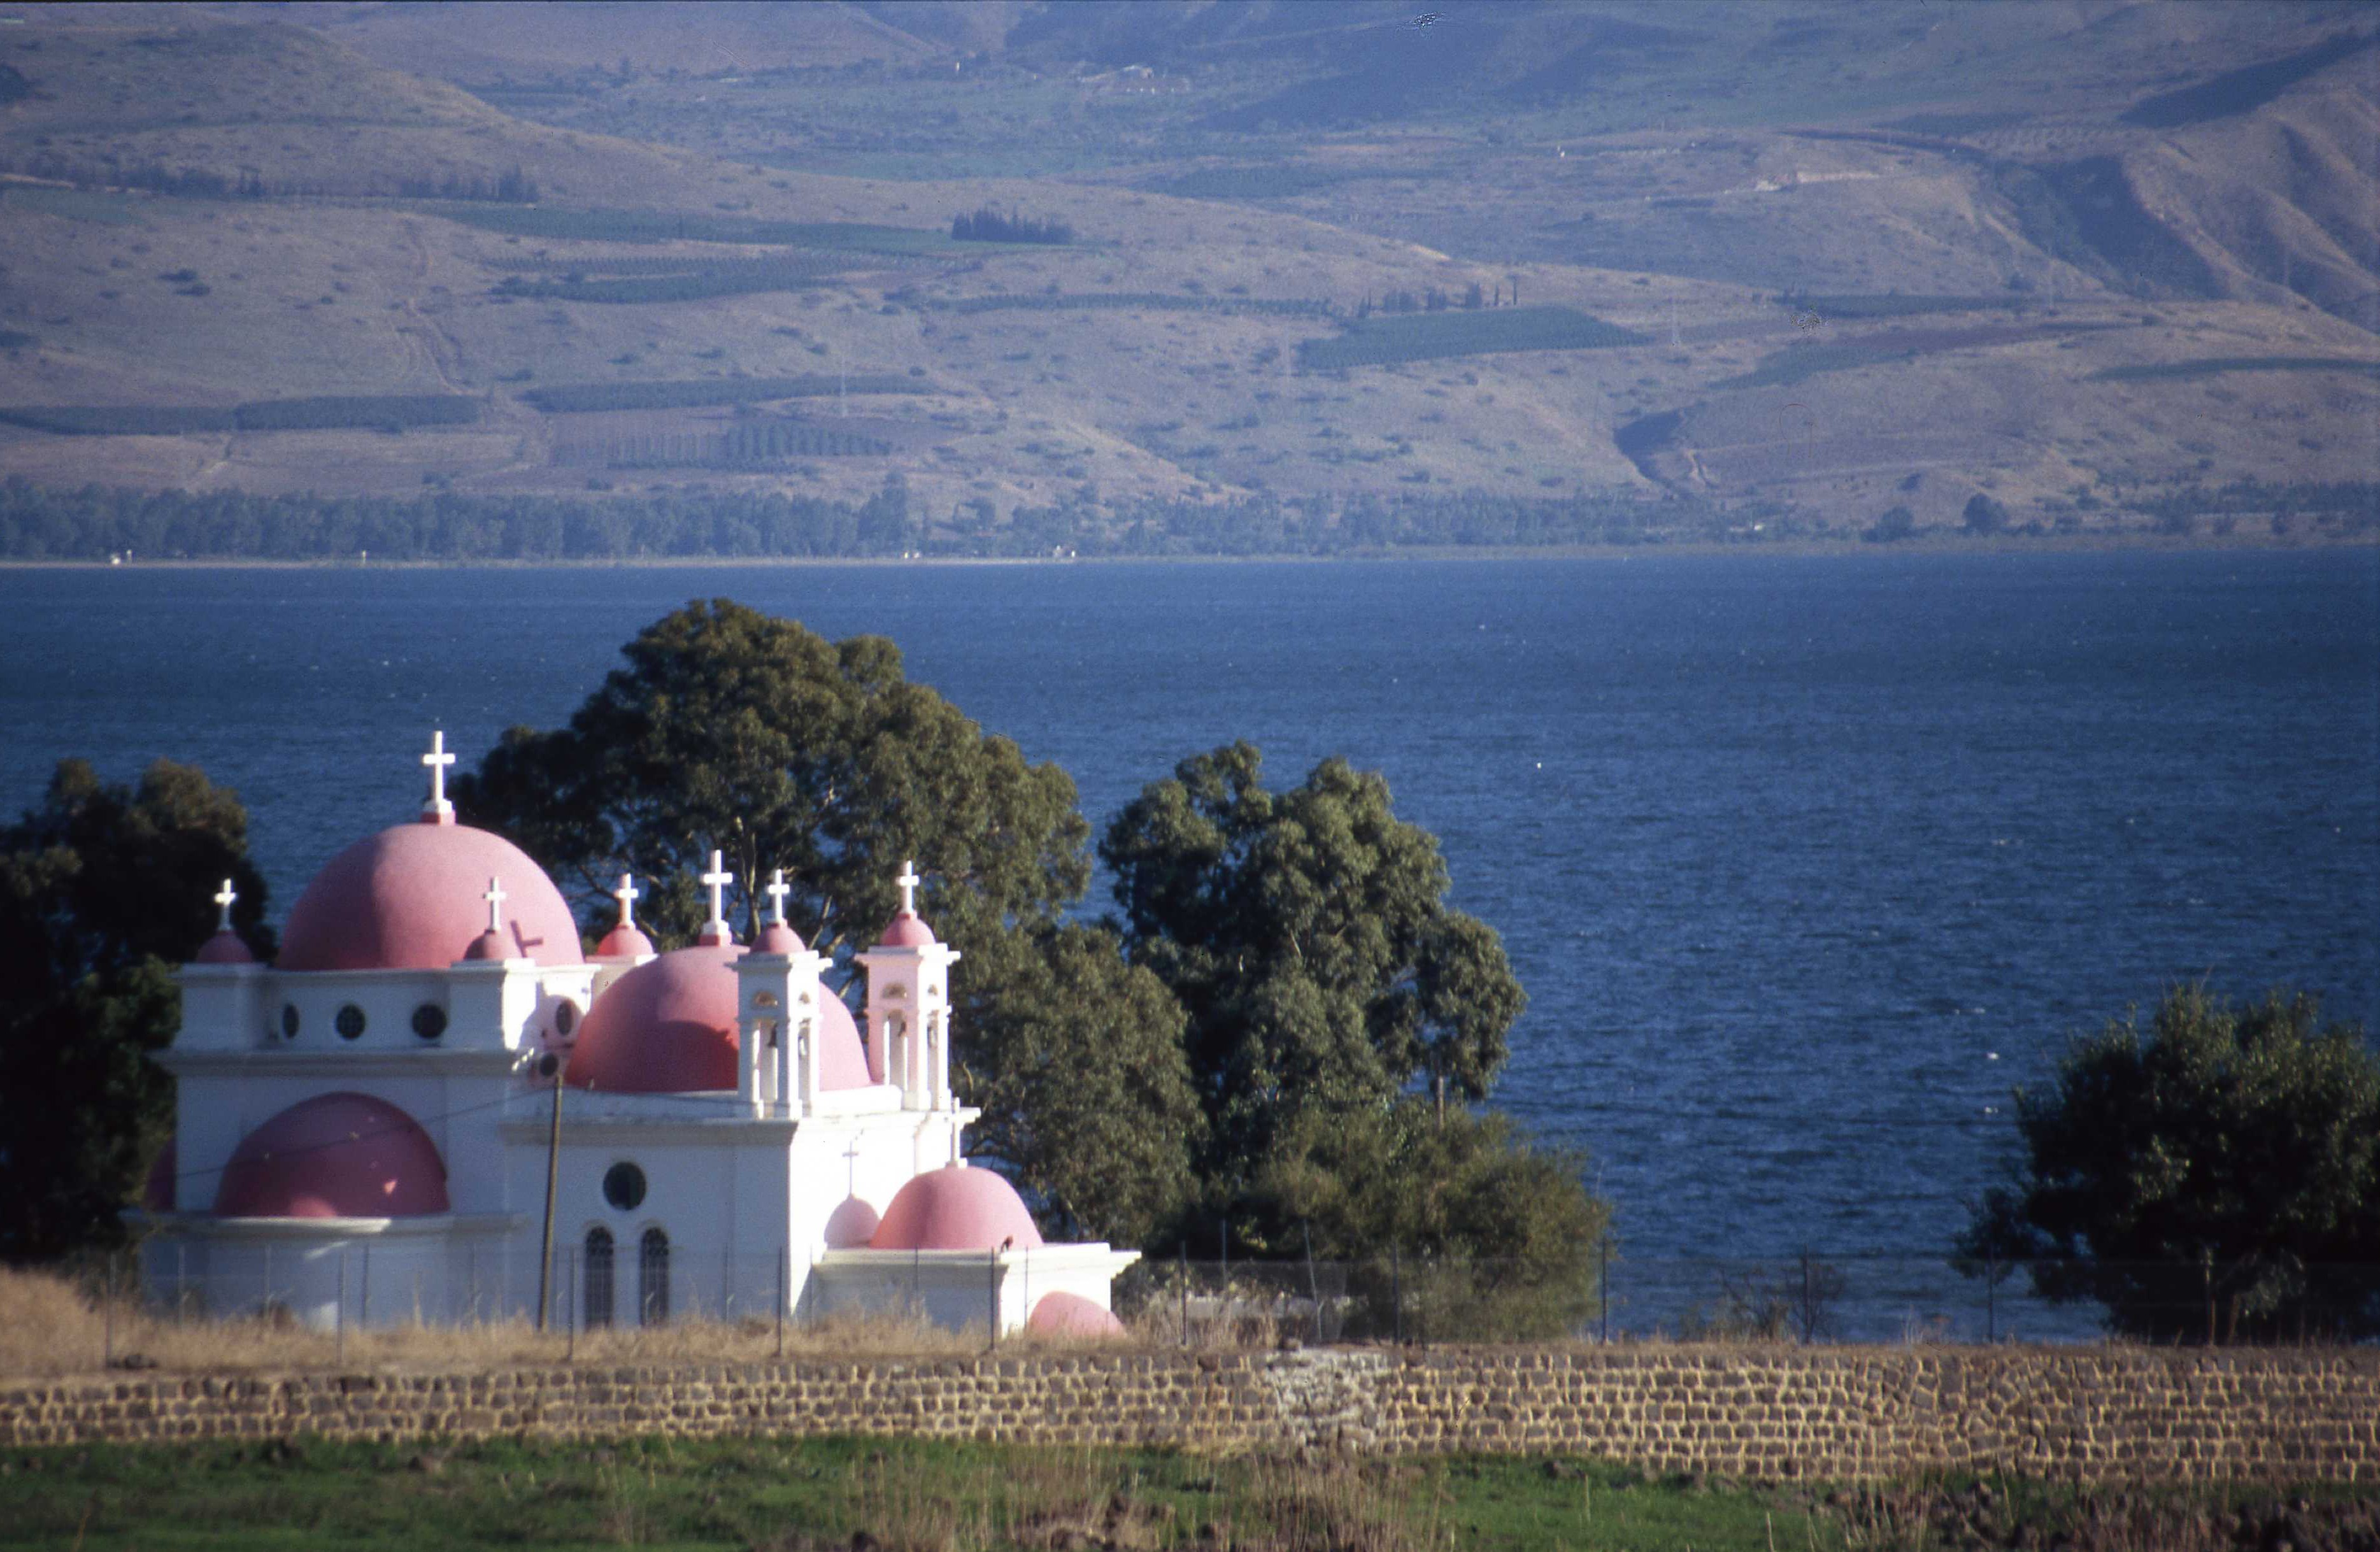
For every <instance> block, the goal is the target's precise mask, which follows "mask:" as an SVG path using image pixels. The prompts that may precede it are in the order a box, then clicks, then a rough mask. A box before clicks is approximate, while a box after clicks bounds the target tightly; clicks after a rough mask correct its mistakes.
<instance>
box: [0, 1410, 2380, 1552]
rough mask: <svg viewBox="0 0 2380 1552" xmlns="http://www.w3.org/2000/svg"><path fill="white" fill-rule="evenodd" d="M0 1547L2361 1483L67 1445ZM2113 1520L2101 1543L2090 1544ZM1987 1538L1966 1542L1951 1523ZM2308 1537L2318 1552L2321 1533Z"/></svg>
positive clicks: (419, 1539) (1099, 1458) (2135, 1493)
mask: <svg viewBox="0 0 2380 1552" xmlns="http://www.w3.org/2000/svg"><path fill="white" fill-rule="evenodd" d="M0 1464H5V1467H6V1469H5V1470H0V1546H5V1547H57V1548H61V1549H63V1548H69V1547H71V1548H90V1549H92V1552H97V1549H101V1548H118V1547H123V1548H129V1547H140V1548H142V1549H144V1552H155V1549H159V1548H164V1549H169V1552H202V1549H217V1548H220V1549H224V1552H234V1549H237V1552H249V1549H251V1548H255V1549H262V1552H278V1549H280V1548H289V1549H291V1552H297V1549H299V1548H304V1549H308V1552H311V1549H312V1548H316V1547H321V1546H339V1547H341V1548H342V1549H343V1552H381V1549H384V1548H388V1549H393V1548H411V1547H425V1548H427V1547H442V1548H443V1547H451V1546H507V1547H520V1548H540V1547H584V1546H619V1545H624V1544H636V1545H641V1546H662V1547H707V1548H744V1547H759V1548H778V1549H783V1552H815V1549H820V1548H824V1547H829V1546H832V1547H844V1546H853V1545H869V1544H870V1542H862V1541H856V1540H855V1538H856V1537H857V1536H858V1535H859V1534H860V1533H865V1534H866V1535H867V1537H868V1538H871V1540H872V1544H873V1545H877V1546H886V1547H945V1548H951V1549H953V1552H969V1549H981V1552H995V1549H1000V1548H1023V1547H1034V1548H1047V1547H1052V1546H1127V1547H1134V1548H1148V1549H1150V1552H1159V1549H1165V1548H1176V1547H1180V1548H1208V1547H1219V1546H1232V1545H1234V1544H1236V1545H1239V1546H1262V1547H1264V1548H1266V1549H1267V1552H1337V1549H1341V1548H1353V1549H1360V1552H1423V1549H1425V1548H1427V1549H1430V1552H1439V1549H1442V1548H1445V1547H1449V1546H1460V1547H1463V1548H1474V1547H1478V1548H1491V1549H1494V1552H1685V1549H1687V1548H1694V1549H1698V1552H1771V1549H1774V1548H1785V1549H1787V1552H1844V1549H1847V1548H1850V1547H1854V1546H1967V1545H1988V1546H2052V1545H2067V1544H2072V1543H2074V1542H2075V1541H2077V1540H2083V1541H2087V1542H2089V1543H2090V1544H2091V1545H2124V1546H2158V1547H2160V1548H2163V1549H2164V1552H2216V1549H2217V1548H2224V1549H2228V1548H2230V1547H2231V1546H2234V1545H2235V1544H2234V1542H2233V1540H2232V1538H2231V1531H2232V1527H2233V1523H2234V1521H2233V1516H2234V1515H2235V1514H2239V1515H2244V1516H2245V1517H2246V1518H2247V1519H2248V1520H2249V1521H2251V1522H2252V1528H2253V1531H2255V1532H2259V1533H2269V1534H2258V1535H2256V1536H2255V1538H2254V1539H2253V1540H2246V1539H2243V1540H2242V1541H2241V1542H2240V1543H2239V1544H2238V1545H2259V1546H2272V1545H2277V1543H2278V1542H2279V1541H2280V1540H2282V1539H2285V1538H2286V1537H2288V1536H2290V1535H2294V1536H2297V1537H2299V1538H2301V1539H2300V1541H2299V1545H2307V1546H2313V1545H2319V1546H2346V1545H2362V1543H2361V1542H2360V1541H2356V1540H2354V1539H2353V1538H2355V1537H2357V1536H2359V1535H2365V1534H2369V1533H2370V1532H2371V1531H2372V1530H2373V1529H2374V1527H2375V1526H2380V1487H2375V1486H2374V1485H2370V1484H2364V1485H2357V1486H2340V1485H2311V1486H2299V1487H2288V1486H2259V1487H2253V1488H2252V1487H2246V1486H2238V1485H2219V1484H2218V1485H2198V1486H2192V1487H2183V1486H2178V1485H2166V1486H2155V1487H2146V1488H2131V1489H2108V1488H2102V1489H2091V1488H2076V1487H2072V1486H2067V1485H2049V1484H2043V1483H2034V1482H2027V1481H2022V1480H2010V1479H2001V1478H1994V1479H1986V1480H1983V1481H1976V1480H1974V1479H1972V1478H1952V1479H1935V1480H1925V1481H1917V1482H1909V1483H1898V1484H1891V1483H1888V1484H1883V1485H1873V1486H1865V1487H1853V1488H1847V1489H1840V1490H1830V1489H1828V1487H1827V1486H1826V1485H1823V1484H1816V1485H1776V1486H1761V1485H1754V1484H1748V1483H1735V1482H1730V1481H1727V1480H1725V1479H1719V1478H1712V1479H1705V1478H1702V1477H1699V1476H1686V1475H1681V1476H1673V1477H1664V1478H1650V1477H1647V1476H1646V1475H1645V1474H1644V1473H1640V1472H1637V1471H1634V1470H1632V1469H1630V1468H1628V1467H1625V1466H1621V1465H1616V1464H1612V1463H1610V1462H1606V1461H1579V1460H1575V1459H1572V1458H1567V1457H1534V1458H1532V1457H1511V1456H1465V1455H1456V1456H1445V1457H1423V1458H1418V1459H1378V1458H1357V1459H1352V1460H1351V1459H1342V1458H1324V1459H1321V1460H1318V1461H1308V1462H1305V1463H1296V1462H1291V1461H1281V1460H1267V1459H1264V1458H1260V1457H1258V1458H1249V1457H1240V1458H1233V1459H1224V1460H1217V1459H1208V1458H1205V1457H1201V1456H1195V1455H1184V1454H1181V1453H1178V1452H1175V1451H1172V1450H1167V1449H1052V1448H1039V1449H1035V1448H1025V1447H1018V1446H1000V1445H988V1444H973V1443H933V1442H927V1441H923V1440H915V1439H888V1438H861V1437H836V1438H821V1439H801V1440H793V1439H778V1438H766V1437H762V1438H735V1439H711V1440H682V1439H681V1440H673V1439H668V1438H656V1437H633V1438H624V1439H617V1440H612V1441H608V1442H596V1443H561V1442H532V1441H523V1440H510V1439H507V1440H490V1441H485V1442H481V1443H474V1444H451V1443H446V1444H440V1443H431V1444H423V1443H396V1444H332V1443H326V1442H323V1441H322V1440H318V1439H308V1438H302V1437H301V1438H297V1439H289V1440H265V1441H257V1442H251V1443H247V1444H234V1443H208V1444H197V1445H186V1446H148V1447H133V1446H111V1445H94V1446H88V1447H84V1446H75V1447H67V1448H53V1449H18V1450H9V1451H6V1453H5V1454H0ZM2111 1531H2116V1532H2118V1539H2116V1540H2113V1541H2110V1540H2109V1539H2108V1535H2109V1533H2110V1532H2111ZM1971 1532H1977V1533H1982V1534H1983V1536H1984V1539H1983V1540H1982V1541H1980V1542H1976V1541H1972V1540H1970V1539H1969V1533H1971ZM2325 1538H2329V1539H2325Z"/></svg>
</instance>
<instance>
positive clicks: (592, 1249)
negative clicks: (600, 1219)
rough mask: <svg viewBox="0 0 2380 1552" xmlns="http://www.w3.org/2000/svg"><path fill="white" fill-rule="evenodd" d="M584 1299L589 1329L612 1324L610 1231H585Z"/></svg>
mask: <svg viewBox="0 0 2380 1552" xmlns="http://www.w3.org/2000/svg"><path fill="white" fill-rule="evenodd" d="M585 1280H586V1288H587V1293H586V1297H585V1299H584V1300H583V1301H581V1302H582V1303H583V1305H584V1307H585V1309H586V1311H587V1314H586V1323H587V1325H588V1326H589V1327H596V1326H609V1325H610V1324H612V1231H610V1230H609V1229H589V1230H588V1231H587V1276H586V1279H585Z"/></svg>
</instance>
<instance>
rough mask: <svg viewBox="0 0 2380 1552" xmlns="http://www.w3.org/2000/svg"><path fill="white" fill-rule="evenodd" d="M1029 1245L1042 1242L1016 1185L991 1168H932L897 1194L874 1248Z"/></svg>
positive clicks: (874, 1237) (874, 1238) (1017, 1247)
mask: <svg viewBox="0 0 2380 1552" xmlns="http://www.w3.org/2000/svg"><path fill="white" fill-rule="evenodd" d="M1003 1241H1005V1242H1007V1243H1008V1247H1009V1248H1010V1249H1012V1250H1031V1249H1033V1248H1034V1247H1035V1246H1037V1245H1038V1244H1039V1243H1041V1231H1040V1230H1038V1229H1036V1228H1035V1227H1034V1226H1033V1215H1032V1214H1031V1213H1030V1212H1028V1211H1026V1206H1025V1202H1024V1199H1023V1198H1021V1197H1019V1196H1018V1195H1017V1194H1016V1188H1015V1187H1014V1186H1013V1185H1011V1184H1009V1183H1008V1182H1007V1181H1005V1180H1003V1179H1002V1178H1001V1177H1000V1176H999V1175H996V1174H994V1173H992V1172H991V1171H990V1170H978V1169H976V1168H975V1167H974V1166H972V1165H967V1164H953V1165H950V1166H948V1167H947V1168H944V1169H940V1170H927V1171H926V1172H925V1173H924V1174H922V1175H918V1176H917V1177H916V1178H915V1179H913V1180H911V1181H910V1182H909V1183H908V1184H906V1185H905V1186H903V1187H902V1188H901V1189H900V1190H899V1191H898V1192H896V1193H894V1194H893V1196H892V1206H888V1207H886V1208H885V1209H884V1218H883V1220H882V1221H881V1222H880V1223H879V1224H877V1226H876V1232H875V1233H873V1234H871V1235H869V1236H868V1249H870V1250H997V1249H999V1248H1000V1247H1001V1244H1002V1242H1003Z"/></svg>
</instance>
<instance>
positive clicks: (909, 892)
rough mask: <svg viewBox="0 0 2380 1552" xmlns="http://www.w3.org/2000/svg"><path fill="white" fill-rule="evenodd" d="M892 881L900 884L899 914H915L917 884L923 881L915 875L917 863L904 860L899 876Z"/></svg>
mask: <svg viewBox="0 0 2380 1552" xmlns="http://www.w3.org/2000/svg"><path fill="white" fill-rule="evenodd" d="M892 881H893V882H894V883H896V884H898V885H900V886H901V914H902V915H905V916H914V915H917V886H918V885H919V884H921V883H924V882H925V880H924V879H920V878H918V877H917V864H916V863H915V862H904V863H903V864H902V865H901V876H900V877H899V878H897V879H893V880H892Z"/></svg>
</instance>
